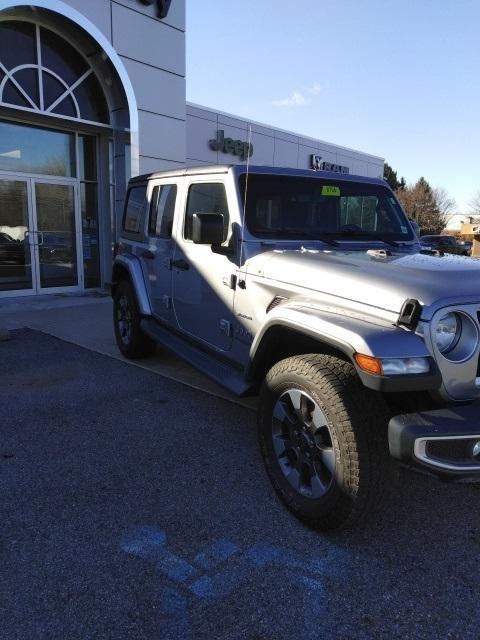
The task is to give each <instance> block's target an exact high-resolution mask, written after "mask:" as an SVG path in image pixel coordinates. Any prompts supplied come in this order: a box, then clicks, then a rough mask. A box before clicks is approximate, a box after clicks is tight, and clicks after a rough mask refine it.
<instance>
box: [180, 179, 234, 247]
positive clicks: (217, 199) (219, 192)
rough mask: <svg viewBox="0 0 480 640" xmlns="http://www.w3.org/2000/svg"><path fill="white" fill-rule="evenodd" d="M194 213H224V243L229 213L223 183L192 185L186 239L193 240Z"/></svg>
mask: <svg viewBox="0 0 480 640" xmlns="http://www.w3.org/2000/svg"><path fill="white" fill-rule="evenodd" d="M194 213H222V214H223V241H224V242H225V240H226V239H227V235H228V224H229V222H230V217H229V213H228V205H227V194H226V192H225V185H223V184H222V183H212V184H209V183H205V182H203V183H201V184H192V185H191V187H190V189H189V190H188V201H187V211H186V213H185V228H184V232H183V235H184V238H185V239H186V240H191V239H192V220H193V214H194Z"/></svg>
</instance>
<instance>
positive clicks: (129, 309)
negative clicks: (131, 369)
mask: <svg viewBox="0 0 480 640" xmlns="http://www.w3.org/2000/svg"><path fill="white" fill-rule="evenodd" d="M140 321H141V315H140V312H139V310H138V306H137V300H136V298H135V292H134V290H133V287H132V285H131V283H130V282H129V281H128V280H121V281H120V282H119V283H118V286H117V288H116V290H115V293H114V296H113V326H114V328H115V339H116V341H117V345H118V348H119V349H120V351H121V352H122V354H123V355H124V356H125V357H126V358H129V359H130V360H138V359H140V358H146V357H147V356H150V355H152V353H153V352H154V351H155V348H156V344H155V341H154V340H152V338H150V336H147V335H146V334H145V333H144V332H143V331H142V329H141V327H140Z"/></svg>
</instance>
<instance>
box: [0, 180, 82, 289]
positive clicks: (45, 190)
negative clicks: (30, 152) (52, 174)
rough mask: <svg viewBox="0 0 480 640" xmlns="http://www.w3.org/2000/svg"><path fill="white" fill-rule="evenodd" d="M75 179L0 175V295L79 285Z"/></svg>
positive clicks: (72, 287) (78, 239) (79, 266)
mask: <svg viewBox="0 0 480 640" xmlns="http://www.w3.org/2000/svg"><path fill="white" fill-rule="evenodd" d="M77 189H78V187H77V184H76V182H75V181H64V180H54V179H52V180H46V179H37V178H25V179H22V178H20V177H19V178H18V179H17V178H16V177H13V178H11V179H10V178H4V177H2V176H0V295H1V294H2V292H8V294H7V295H14V294H15V292H17V294H18V295H21V294H28V293H41V292H44V293H47V292H54V291H55V292H57V291H73V290H76V289H78V288H79V286H80V285H81V282H80V278H79V274H81V273H82V271H81V268H82V264H81V255H80V254H81V251H79V247H80V248H81V238H80V237H79V234H78V233H77V229H78V228H79V226H78V218H79V210H78V209H79V208H78V204H77V203H78V191H77Z"/></svg>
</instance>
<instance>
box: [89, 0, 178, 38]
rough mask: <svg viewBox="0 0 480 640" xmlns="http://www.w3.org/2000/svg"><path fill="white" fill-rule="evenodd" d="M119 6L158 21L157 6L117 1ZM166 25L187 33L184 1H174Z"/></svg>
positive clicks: (165, 19)
mask: <svg viewBox="0 0 480 640" xmlns="http://www.w3.org/2000/svg"><path fill="white" fill-rule="evenodd" d="M82 1H83V2H91V3H92V4H93V3H95V2H97V1H98V0H82ZM115 2H117V3H118V4H123V5H124V6H125V7H127V8H128V9H133V10H135V11H138V12H139V13H142V14H143V15H145V16H148V17H149V18H150V19H154V20H157V21H159V20H158V18H157V8H156V7H155V5H151V6H148V5H144V4H142V3H141V2H140V1H139V0H115ZM162 22H163V23H164V24H167V25H169V26H172V27H175V28H176V29H180V30H182V31H185V2H184V1H182V0H180V1H179V0H173V1H172V4H171V5H170V11H169V12H168V15H167V17H166V18H164V19H163V20H162Z"/></svg>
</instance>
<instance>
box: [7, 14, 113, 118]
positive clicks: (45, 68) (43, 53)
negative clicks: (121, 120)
mask: <svg viewBox="0 0 480 640" xmlns="http://www.w3.org/2000/svg"><path fill="white" fill-rule="evenodd" d="M0 105H5V106H13V107H22V108H24V109H29V110H32V111H36V112H39V113H43V114H50V115H58V116H66V117H68V118H74V119H78V120H87V121H90V122H100V123H103V124H108V123H109V121H110V118H109V110H108V106H107V102H106V100H105V96H104V93H103V90H102V88H101V86H100V83H99V81H98V80H97V78H96V76H95V73H94V72H93V69H91V67H90V66H89V65H88V63H87V61H86V60H85V59H84V58H83V57H82V56H81V55H80V54H79V53H78V51H77V50H76V49H74V48H73V47H72V45H71V44H69V43H68V42H67V41H66V40H64V39H63V38H61V37H60V36H58V35H57V34H56V33H54V32H53V31H50V30H49V29H45V28H44V27H40V26H38V25H35V24H32V23H30V22H18V21H8V20H7V21H5V22H0Z"/></svg>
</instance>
